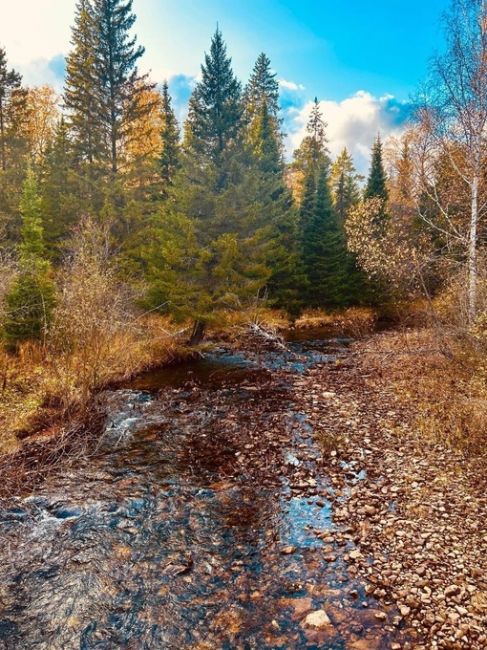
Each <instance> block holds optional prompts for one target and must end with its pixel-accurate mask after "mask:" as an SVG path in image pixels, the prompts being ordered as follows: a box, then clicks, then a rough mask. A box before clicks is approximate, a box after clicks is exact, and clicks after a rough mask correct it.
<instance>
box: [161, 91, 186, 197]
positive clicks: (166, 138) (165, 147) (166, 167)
mask: <svg viewBox="0 0 487 650" xmlns="http://www.w3.org/2000/svg"><path fill="white" fill-rule="evenodd" d="M161 117H162V130H161V155H160V157H159V173H160V176H161V179H162V182H163V186H164V187H163V192H164V193H167V189H168V188H169V187H171V186H172V185H173V184H174V178H175V175H176V172H177V170H178V169H179V167H180V163H181V159H180V144H179V126H178V122H177V120H176V116H175V114H174V110H173V107H172V102H171V96H170V94H169V87H168V84H167V81H165V82H164V84H163V86H162V107H161Z"/></svg>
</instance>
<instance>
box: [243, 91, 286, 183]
mask: <svg viewBox="0 0 487 650" xmlns="http://www.w3.org/2000/svg"><path fill="white" fill-rule="evenodd" d="M249 140H250V143H251V147H252V151H253V153H254V156H255V158H256V162H257V164H258V166H259V168H260V169H261V171H262V172H264V173H269V174H278V175H280V176H282V174H283V171H284V170H283V161H282V154H281V138H280V134H278V133H276V122H275V120H274V119H273V117H272V116H271V115H270V113H269V110H268V107H267V102H263V103H262V105H261V107H260V109H259V112H258V114H257V115H256V116H255V117H254V120H253V122H252V124H251V125H250V126H249Z"/></svg>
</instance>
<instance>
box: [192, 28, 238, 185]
mask: <svg viewBox="0 0 487 650" xmlns="http://www.w3.org/2000/svg"><path fill="white" fill-rule="evenodd" d="M241 126H242V105H241V85H240V82H239V81H238V80H237V78H236V77H235V74H234V72H233V70H232V61H231V59H230V57H229V56H228V55H227V48H226V45H225V43H224V41H223V36H222V33H221V32H220V30H219V29H217V30H216V32H215V35H214V36H213V39H212V41H211V47H210V53H209V54H206V55H205V63H204V64H203V65H202V66H201V81H200V82H199V83H198V84H197V85H196V88H195V89H194V91H193V94H192V96H191V99H190V102H189V114H188V119H187V120H186V124H185V138H184V147H185V150H186V152H187V153H189V154H191V155H194V156H197V157H198V158H199V159H200V162H201V163H203V164H206V165H208V164H210V165H214V166H215V167H217V168H219V169H220V170H221V171H223V170H222V165H223V163H224V162H225V161H224V158H225V156H226V157H228V154H229V153H231V151H232V147H233V148H235V147H238V140H239V139H240V137H241ZM223 180H224V179H223V178H219V181H220V183H222V182H223Z"/></svg>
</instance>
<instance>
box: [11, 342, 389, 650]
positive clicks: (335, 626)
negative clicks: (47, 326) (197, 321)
mask: <svg viewBox="0 0 487 650" xmlns="http://www.w3.org/2000/svg"><path fill="white" fill-rule="evenodd" d="M290 338H292V337H290ZM294 338H295V339H297V340H294V341H290V343H289V346H288V349H287V350H280V351H277V352H276V351H267V352H260V353H259V352H254V353H253V354H247V355H245V357H244V356H239V355H235V354H231V353H229V352H226V351H224V350H219V351H218V350H217V351H216V352H215V353H213V354H211V355H210V356H208V358H206V359H204V360H201V361H198V362H193V363H189V364H186V365H184V366H178V367H174V368H166V369H163V370H160V371H157V372H154V373H150V374H147V375H144V376H142V377H140V378H138V379H137V380H136V381H135V382H133V383H132V384H131V385H129V386H125V387H123V388H121V389H119V390H115V391H112V392H110V393H107V394H106V395H105V396H104V402H105V408H106V409H107V412H108V417H107V423H106V427H105V431H104V433H103V435H102V437H101V438H100V442H99V443H98V445H97V448H96V449H95V450H93V451H92V453H91V454H89V455H88V456H87V457H86V458H82V459H79V460H78V461H76V462H75V463H71V464H69V465H68V466H66V467H65V469H64V470H63V471H59V472H58V473H57V475H56V476H55V477H52V478H50V479H49V480H48V481H47V482H46V483H45V484H44V485H43V486H42V487H41V488H40V489H38V491H37V492H36V493H35V494H34V495H28V496H23V497H18V498H16V499H11V500H9V501H8V502H5V503H4V504H3V507H2V508H1V510H0V534H1V542H2V551H1V554H2V561H1V563H0V648H5V649H26V650H30V649H31V648H32V649H34V648H36V649H45V650H57V649H59V650H61V649H62V650H70V649H74V648H81V649H83V650H88V649H91V648H100V649H104V650H105V649H106V650H108V649H118V648H124V649H143V648H144V649H145V648H147V649H152V648H164V649H172V648H174V649H176V648H194V649H201V650H204V649H206V648H208V649H219V648H222V649H233V648H238V649H240V648H241V649H256V650H257V649H258V650H266V649H271V648H276V649H277V648H285V649H287V648H325V649H330V650H331V649H335V650H339V649H343V650H344V649H346V648H351V649H352V648H357V649H366V648H369V649H371V648H388V647H390V646H389V645H388V639H390V637H389V636H388V634H386V632H385V631H384V629H383V628H384V623H383V622H379V619H378V617H377V616H375V615H374V611H375V612H376V610H374V607H375V605H374V603H373V601H371V599H367V603H364V601H365V600H366V596H365V594H364V592H363V590H362V586H361V585H360V584H355V582H354V580H353V578H352V576H350V575H349V572H348V569H347V563H346V562H345V561H344V555H345V554H346V553H347V552H349V551H350V549H352V548H353V541H352V540H351V539H347V537H346V536H345V541H343V535H342V537H341V538H340V540H341V541H339V542H337V541H336V538H335V533H336V532H337V531H338V528H337V527H336V526H335V524H334V523H333V508H332V505H331V501H330V499H331V496H332V495H333V485H330V484H329V482H328V480H327V477H326V470H325V469H324V466H323V465H322V464H321V450H320V447H319V445H318V444H317V442H316V441H315V440H314V438H313V432H312V430H311V427H310V426H309V425H308V423H307V420H306V416H305V415H304V414H303V413H302V412H301V411H300V409H299V390H298V389H297V388H296V384H295V379H296V377H299V376H300V374H301V373H304V372H306V371H308V370H310V369H312V368H314V367H316V366H317V365H318V364H323V363H334V362H335V361H336V359H337V358H338V357H341V356H346V354H347V351H346V345H347V340H332V341H329V340H328V341H323V340H321V339H320V338H319V333H315V335H314V336H310V335H309V334H308V335H307V338H306V339H304V340H303V337H302V336H295V337H294ZM299 339H301V340H299ZM361 478H362V477H361V476H360V475H357V476H356V478H355V479H353V480H354V481H360V480H361ZM341 532H342V533H343V531H341ZM365 604H367V607H365ZM321 608H324V609H325V610H326V612H327V615H328V616H329V618H330V619H331V623H330V624H325V625H321V626H319V627H313V626H310V625H308V624H307V623H306V620H305V619H306V616H307V615H308V614H309V613H310V612H313V611H316V610H320V609H321Z"/></svg>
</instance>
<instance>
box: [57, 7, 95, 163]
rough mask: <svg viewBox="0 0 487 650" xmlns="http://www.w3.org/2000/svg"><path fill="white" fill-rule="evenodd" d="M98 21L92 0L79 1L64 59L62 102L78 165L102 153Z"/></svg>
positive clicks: (93, 160) (91, 161)
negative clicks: (96, 90)
mask: <svg viewBox="0 0 487 650" xmlns="http://www.w3.org/2000/svg"><path fill="white" fill-rule="evenodd" d="M97 34H98V30H97V24H96V20H95V14H94V11H93V6H92V1H91V0H78V3H77V5H76V14H75V19H74V25H73V27H72V34H71V46H72V49H71V51H70V53H69V55H68V57H67V61H66V84H65V89H64V104H65V107H66V109H67V125H68V127H69V130H70V134H71V137H72V139H73V142H74V146H75V152H76V157H77V162H78V164H83V163H87V164H88V171H89V174H90V175H91V176H93V175H94V165H95V163H96V162H99V160H100V158H101V156H102V152H101V146H102V142H103V128H102V124H101V123H100V115H99V106H98V104H97V93H96V92H95V89H96V87H97V74H98V72H97V61H96V48H97Z"/></svg>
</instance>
